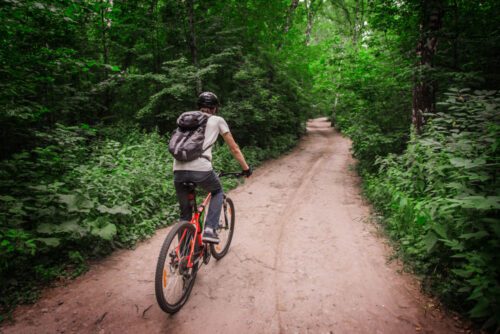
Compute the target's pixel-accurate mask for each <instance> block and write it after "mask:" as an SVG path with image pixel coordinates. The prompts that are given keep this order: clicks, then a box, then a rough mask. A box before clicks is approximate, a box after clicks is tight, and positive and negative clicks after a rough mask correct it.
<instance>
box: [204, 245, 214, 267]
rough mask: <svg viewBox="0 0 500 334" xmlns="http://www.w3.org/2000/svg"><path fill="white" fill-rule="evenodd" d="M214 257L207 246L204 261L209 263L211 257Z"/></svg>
mask: <svg viewBox="0 0 500 334" xmlns="http://www.w3.org/2000/svg"><path fill="white" fill-rule="evenodd" d="M211 257H212V254H211V253H210V250H209V248H208V247H207V248H206V251H205V254H203V263H204V264H208V263H209V262H210V258H211Z"/></svg>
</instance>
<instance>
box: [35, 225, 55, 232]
mask: <svg viewBox="0 0 500 334" xmlns="http://www.w3.org/2000/svg"><path fill="white" fill-rule="evenodd" d="M56 227H57V226H56V225H54V224H46V223H44V224H40V225H38V227H37V229H36V231H37V232H38V233H42V234H52V233H54V230H55V228H56Z"/></svg>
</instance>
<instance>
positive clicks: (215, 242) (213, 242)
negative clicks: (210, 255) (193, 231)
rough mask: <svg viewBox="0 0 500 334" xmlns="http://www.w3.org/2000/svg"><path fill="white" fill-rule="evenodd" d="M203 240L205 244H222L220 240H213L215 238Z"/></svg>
mask: <svg viewBox="0 0 500 334" xmlns="http://www.w3.org/2000/svg"><path fill="white" fill-rule="evenodd" d="M201 240H202V241H203V242H207V243H210V244H218V243H219V242H220V240H219V239H213V238H208V237H203V238H202V239H201Z"/></svg>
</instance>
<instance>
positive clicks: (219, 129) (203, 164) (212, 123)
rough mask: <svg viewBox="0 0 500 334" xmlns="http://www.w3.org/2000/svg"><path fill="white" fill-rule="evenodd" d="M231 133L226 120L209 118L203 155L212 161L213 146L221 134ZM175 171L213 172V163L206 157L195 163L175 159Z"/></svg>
mask: <svg viewBox="0 0 500 334" xmlns="http://www.w3.org/2000/svg"><path fill="white" fill-rule="evenodd" d="M228 132H229V126H228V125H227V123H226V121H225V120H224V118H222V117H220V116H215V115H212V116H210V117H209V118H208V121H207V127H206V128H205V141H204V142H203V149H204V150H206V151H205V152H203V155H204V156H206V157H208V158H210V160H212V145H213V144H214V143H215V141H216V140H217V137H218V136H219V134H220V135H221V136H222V135H223V134H225V133H228ZM175 170H191V171H197V172H206V171H211V170H212V162H211V161H208V160H207V159H206V158H204V157H199V158H198V159H195V160H193V161H186V162H183V161H178V160H175V159H174V171H175Z"/></svg>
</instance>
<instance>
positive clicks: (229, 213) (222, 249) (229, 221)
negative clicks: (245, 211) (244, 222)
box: [210, 197, 235, 260]
mask: <svg viewBox="0 0 500 334" xmlns="http://www.w3.org/2000/svg"><path fill="white" fill-rule="evenodd" d="M234 224H235V212H234V204H233V201H232V200H231V199H230V198H229V197H226V198H224V203H223V206H222V211H221V215H220V219H219V226H218V227H217V234H218V235H219V239H220V242H219V243H218V244H210V252H211V253H212V255H213V256H214V258H215V259H217V260H220V259H222V258H223V257H224V256H225V255H226V254H227V251H228V250H229V246H230V245H231V241H232V240H233V234H234Z"/></svg>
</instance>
